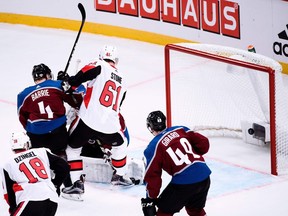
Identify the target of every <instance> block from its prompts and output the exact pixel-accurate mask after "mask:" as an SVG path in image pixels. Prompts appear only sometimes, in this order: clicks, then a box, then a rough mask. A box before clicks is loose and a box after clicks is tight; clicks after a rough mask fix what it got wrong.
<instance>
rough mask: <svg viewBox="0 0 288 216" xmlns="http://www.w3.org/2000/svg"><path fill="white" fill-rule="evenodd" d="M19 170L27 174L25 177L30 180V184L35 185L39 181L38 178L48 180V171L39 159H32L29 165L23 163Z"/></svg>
mask: <svg viewBox="0 0 288 216" xmlns="http://www.w3.org/2000/svg"><path fill="white" fill-rule="evenodd" d="M19 170H20V171H21V172H23V173H24V174H25V176H26V177H27V178H28V180H29V183H35V182H37V181H39V180H38V178H42V179H47V178H48V174H47V172H46V169H45V167H44V165H43V163H42V161H41V160H40V159H39V158H32V159H31V160H30V161H29V164H26V163H24V162H22V163H21V164H20V165H19ZM33 173H34V175H33Z"/></svg>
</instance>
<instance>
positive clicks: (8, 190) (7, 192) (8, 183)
mask: <svg viewBox="0 0 288 216" xmlns="http://www.w3.org/2000/svg"><path fill="white" fill-rule="evenodd" d="M2 175H3V176H2V179H3V180H2V181H3V191H4V198H5V200H6V202H7V204H8V205H9V212H10V213H11V212H12V211H13V210H14V209H15V208H16V206H17V204H16V197H15V192H14V190H13V185H14V184H15V183H16V182H15V181H13V180H12V179H11V178H10V176H9V174H8V172H7V171H6V170H5V169H3V173H2Z"/></svg>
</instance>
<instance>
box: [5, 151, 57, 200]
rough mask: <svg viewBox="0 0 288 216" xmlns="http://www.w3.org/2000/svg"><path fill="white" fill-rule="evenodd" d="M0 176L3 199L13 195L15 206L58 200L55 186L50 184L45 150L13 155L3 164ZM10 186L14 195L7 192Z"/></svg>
mask: <svg viewBox="0 0 288 216" xmlns="http://www.w3.org/2000/svg"><path fill="white" fill-rule="evenodd" d="M1 175H2V176H1V177H2V181H3V189H4V190H3V192H4V197H5V198H6V200H8V198H9V196H14V194H15V198H16V200H15V201H16V204H17V205H18V204H19V203H20V202H22V201H30V200H33V201H38V200H46V199H50V200H52V201H54V202H57V200H58V196H57V193H56V189H55V186H54V185H53V183H52V182H51V170H50V168H49V159H48V156H47V149H45V148H38V149H30V150H27V151H24V152H21V153H18V154H15V156H14V157H13V158H10V159H9V160H8V161H7V162H6V163H5V164H4V166H3V169H1ZM11 185H13V191H14V193H11V191H9V190H11V187H10V186H11ZM7 186H8V187H7ZM10 204H11V203H10Z"/></svg>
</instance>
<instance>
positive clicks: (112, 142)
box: [99, 133, 133, 186]
mask: <svg viewBox="0 0 288 216" xmlns="http://www.w3.org/2000/svg"><path fill="white" fill-rule="evenodd" d="M99 137H101V142H102V143H103V144H102V146H104V147H105V146H106V147H108V149H106V150H107V151H106V150H104V151H106V154H110V153H111V155H110V158H109V159H110V160H111V161H110V164H111V166H112V168H113V169H114V170H115V173H114V174H113V176H112V179H111V183H112V184H113V185H121V186H130V185H133V182H132V181H131V179H130V178H129V177H128V176H127V175H126V174H127V171H128V170H127V146H128V143H127V139H126V138H125V137H124V136H121V134H120V133H114V134H101V136H99Z"/></svg>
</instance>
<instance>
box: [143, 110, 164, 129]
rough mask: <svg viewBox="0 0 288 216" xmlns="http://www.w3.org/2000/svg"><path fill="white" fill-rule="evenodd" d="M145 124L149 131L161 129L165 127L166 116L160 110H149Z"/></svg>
mask: <svg viewBox="0 0 288 216" xmlns="http://www.w3.org/2000/svg"><path fill="white" fill-rule="evenodd" d="M146 125H147V128H148V130H149V131H150V132H153V131H162V130H164V129H165V128H166V116H165V115H164V114H163V113H162V112H161V111H154V112H151V113H150V114H149V115H148V117H147V119H146Z"/></svg>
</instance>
